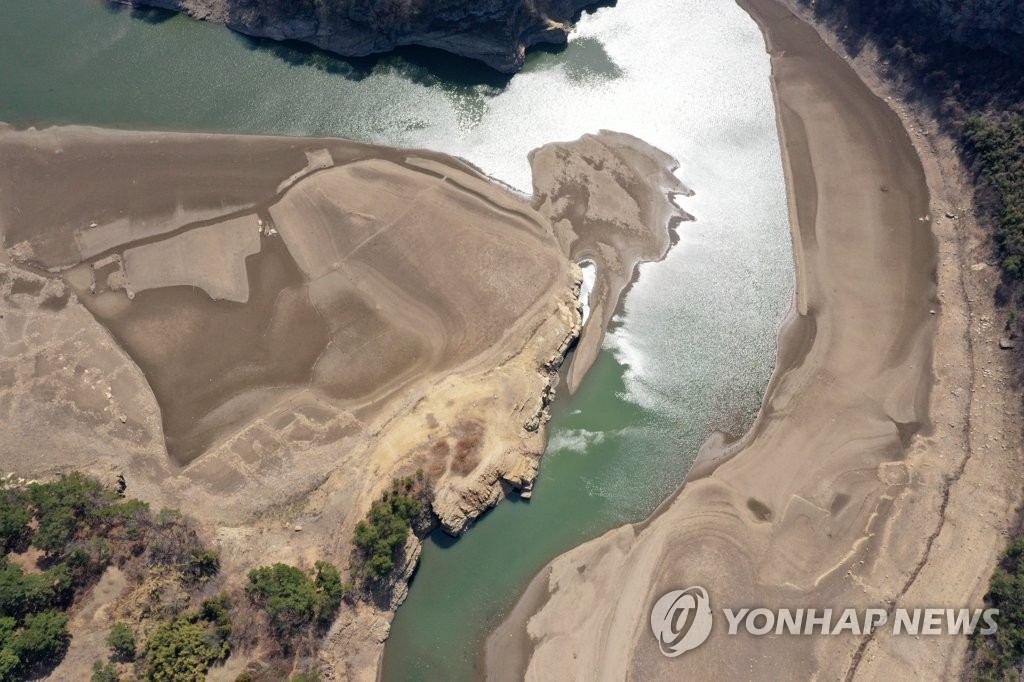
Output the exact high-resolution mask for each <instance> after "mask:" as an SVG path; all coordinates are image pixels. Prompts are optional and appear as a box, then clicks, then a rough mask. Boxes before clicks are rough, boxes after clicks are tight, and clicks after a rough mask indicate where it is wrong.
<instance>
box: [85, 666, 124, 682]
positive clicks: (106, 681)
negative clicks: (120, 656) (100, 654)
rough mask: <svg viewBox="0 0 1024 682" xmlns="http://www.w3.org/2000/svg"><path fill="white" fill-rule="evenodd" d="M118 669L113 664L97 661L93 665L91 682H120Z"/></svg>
mask: <svg viewBox="0 0 1024 682" xmlns="http://www.w3.org/2000/svg"><path fill="white" fill-rule="evenodd" d="M118 679H119V678H118V676H117V668H115V667H114V664H113V663H104V662H103V661H96V662H94V663H93V664H92V677H90V678H89V682H118Z"/></svg>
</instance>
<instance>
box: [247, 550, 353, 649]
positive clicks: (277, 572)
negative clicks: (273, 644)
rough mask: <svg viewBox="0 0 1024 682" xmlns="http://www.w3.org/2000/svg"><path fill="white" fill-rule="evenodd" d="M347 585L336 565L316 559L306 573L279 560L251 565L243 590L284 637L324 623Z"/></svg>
mask: <svg viewBox="0 0 1024 682" xmlns="http://www.w3.org/2000/svg"><path fill="white" fill-rule="evenodd" d="M351 589H352V588H351V586H350V585H348V584H347V583H344V582H342V580H341V574H340V573H338V569H337V568H335V567H334V566H333V565H332V564H329V563H327V562H326V561H318V562H316V563H315V564H314V565H313V570H312V571H310V572H309V573H307V572H305V571H302V570H301V569H299V568H296V567H295V566H288V565H287V564H280V563H278V564H274V565H273V566H265V567H263V568H257V569H254V570H252V571H250V572H249V586H248V588H246V591H247V592H248V594H249V596H250V598H251V599H252V600H253V601H254V602H255V603H256V604H258V605H259V606H260V607H261V608H262V609H263V610H264V611H265V612H266V614H267V617H268V618H270V623H271V625H272V626H273V628H274V633H275V634H276V635H277V636H278V638H279V639H281V640H283V641H287V640H288V639H289V638H292V637H294V636H296V635H297V634H300V633H301V632H303V631H304V630H308V629H310V628H314V629H323V628H326V627H328V626H329V625H330V624H331V622H333V621H334V616H335V615H336V614H337V612H338V608H339V607H340V606H341V600H342V597H344V596H345V595H346V594H348V593H349V592H350V591H351Z"/></svg>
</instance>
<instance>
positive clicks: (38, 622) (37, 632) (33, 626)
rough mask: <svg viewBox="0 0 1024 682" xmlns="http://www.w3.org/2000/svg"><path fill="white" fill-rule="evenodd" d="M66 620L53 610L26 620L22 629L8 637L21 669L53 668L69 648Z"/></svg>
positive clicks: (30, 616)
mask: <svg viewBox="0 0 1024 682" xmlns="http://www.w3.org/2000/svg"><path fill="white" fill-rule="evenodd" d="M67 626H68V617H67V616H65V615H64V614H63V613H61V612H59V611H54V610H52V609H50V610H47V611H42V612H40V613H36V614H33V615H29V616H25V624H24V627H23V628H22V629H21V630H19V631H18V632H16V633H14V635H13V636H12V637H11V650H12V651H13V652H14V654H15V655H16V656H17V657H18V658H19V659H20V660H21V664H22V665H23V666H24V667H32V666H35V665H42V664H53V663H56V662H58V661H59V660H60V658H61V657H62V656H63V655H64V651H65V650H66V649H67V646H68V639H69V638H68V627H67Z"/></svg>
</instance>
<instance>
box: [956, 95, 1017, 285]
mask: <svg viewBox="0 0 1024 682" xmlns="http://www.w3.org/2000/svg"><path fill="white" fill-rule="evenodd" d="M964 137H965V140H966V145H967V150H968V152H969V153H970V154H971V155H972V156H973V157H974V158H976V159H977V161H978V167H979V170H980V172H981V174H982V175H983V176H984V178H985V180H986V181H987V182H988V183H989V184H990V185H991V189H992V198H991V204H992V205H991V206H990V207H988V208H989V210H990V211H991V213H992V214H993V215H995V216H996V221H995V225H996V230H995V238H996V244H997V245H998V247H999V251H1000V256H1001V262H1002V266H1003V271H1004V272H1005V273H1006V274H1007V275H1008V276H1009V277H1011V278H1012V279H1014V280H1021V279H1022V278H1024V115H1022V114H1008V115H1003V116H993V115H988V116H980V115H979V116H973V117H971V118H970V119H968V121H967V124H966V126H965V129H964Z"/></svg>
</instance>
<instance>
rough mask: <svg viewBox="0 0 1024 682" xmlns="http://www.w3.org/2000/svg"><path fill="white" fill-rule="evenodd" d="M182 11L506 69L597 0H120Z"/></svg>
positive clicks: (286, 34) (234, 24)
mask: <svg viewBox="0 0 1024 682" xmlns="http://www.w3.org/2000/svg"><path fill="white" fill-rule="evenodd" d="M125 1H126V2H128V4H132V5H137V6H151V7H161V8H164V9H169V10H173V11H176V12H185V13H187V14H188V15H190V16H192V17H195V18H197V19H204V20H207V21H212V22H215V23H218V24H224V25H225V26H227V27H229V28H231V29H234V30H236V31H239V32H240V33H245V34H247V35H251V36H255V37H260V38H272V39H274V40H299V41H302V42H305V43H309V44H311V45H315V46H316V47H319V48H322V49H325V50H330V51H331V52H336V53H338V54H340V55H344V56H347V57H360V56H365V55H369V54H374V53H378V52H386V51H388V50H392V49H394V48H396V47H399V46H402V45H422V46H426V47H434V48H438V49H441V50H445V51H448V52H452V53H454V54H457V55H461V56H464V57H470V58H472V59H478V60H480V61H482V62H484V63H486V64H487V65H489V66H491V67H493V68H495V69H497V70H499V71H503V72H506V73H513V72H515V71H518V70H519V69H520V67H522V65H523V59H524V56H525V52H526V49H527V48H528V47H530V46H532V45H537V44H540V43H549V44H562V43H565V42H566V39H567V37H568V34H569V31H570V30H571V29H572V20H573V18H574V16H575V15H576V14H577V13H579V12H580V11H581V10H582V9H583V8H584V7H587V6H589V5H594V4H597V3H596V2H594V0H125Z"/></svg>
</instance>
